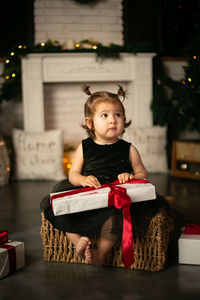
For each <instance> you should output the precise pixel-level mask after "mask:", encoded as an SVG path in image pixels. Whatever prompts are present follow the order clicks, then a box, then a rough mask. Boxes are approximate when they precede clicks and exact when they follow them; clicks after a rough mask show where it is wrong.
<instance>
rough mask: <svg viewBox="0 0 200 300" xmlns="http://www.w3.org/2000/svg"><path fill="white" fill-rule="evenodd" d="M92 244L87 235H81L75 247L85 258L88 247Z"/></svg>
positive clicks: (79, 254)
mask: <svg viewBox="0 0 200 300" xmlns="http://www.w3.org/2000/svg"><path fill="white" fill-rule="evenodd" d="M90 244H91V241H90V239H89V238H88V237H87V236H81V237H80V239H79V240H78V243H77V244H76V247H75V249H76V253H77V254H78V256H80V257H81V258H83V259H84V258H85V251H86V248H87V247H89V245H90Z"/></svg>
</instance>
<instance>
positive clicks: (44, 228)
mask: <svg viewBox="0 0 200 300" xmlns="http://www.w3.org/2000/svg"><path fill="white" fill-rule="evenodd" d="M41 217H42V225H41V232H40V233H41V238H42V242H43V255H44V260H45V261H48V262H68V263H84V264H88V262H87V260H84V259H81V258H80V257H78V256H77V255H76V253H75V251H74V246H73V244H72V243H71V242H70V241H69V240H68V239H67V237H66V235H65V233H64V232H62V231H59V230H58V229H55V228H53V226H52V225H51V223H50V222H49V221H48V220H46V219H45V216H44V213H43V212H42V215H41ZM172 230H173V219H172V217H169V215H168V214H167V213H166V211H165V210H163V209H160V211H159V212H158V213H157V214H156V215H155V216H154V217H153V218H152V219H151V221H150V223H149V226H148V229H147V231H146V233H145V234H141V231H140V229H139V228H137V226H134V230H133V244H134V256H135V262H134V264H133V265H132V266H131V267H130V268H131V269H139V270H145V271H152V272H154V271H160V270H162V269H164V267H165V264H166V260H167V252H168V245H169V238H170V232H172ZM95 243H96V244H98V239H95V240H92V244H95ZM105 265H108V266H114V267H124V264H123V262H122V247H121V245H120V244H118V245H116V246H115V247H114V248H113V250H112V253H111V254H110V256H109V257H108V258H107V261H106V263H105Z"/></svg>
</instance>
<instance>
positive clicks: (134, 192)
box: [50, 183, 156, 216]
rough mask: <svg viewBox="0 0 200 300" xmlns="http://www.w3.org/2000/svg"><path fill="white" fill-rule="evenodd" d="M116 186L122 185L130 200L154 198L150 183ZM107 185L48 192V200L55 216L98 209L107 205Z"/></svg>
mask: <svg viewBox="0 0 200 300" xmlns="http://www.w3.org/2000/svg"><path fill="white" fill-rule="evenodd" d="M116 186H120V187H124V188H125V189H126V192H127V195H128V196H129V197H130V199H131V202H140V201H147V200H153V199H155V198H156V193H155V186H153V185H152V184H151V183H124V184H117V185H116ZM110 190H111V189H110V188H109V187H103V188H100V189H93V190H90V191H84V192H81V189H80V190H79V191H80V192H79V193H78V194H74V195H67V193H68V192H69V193H70V192H71V191H66V192H59V193H52V194H50V201H51V205H52V209H53V212H54V215H55V216H59V215H64V214H70V213H76V212H81V211H86V210H92V209H98V208H103V207H107V206H108V195H109V192H110Z"/></svg>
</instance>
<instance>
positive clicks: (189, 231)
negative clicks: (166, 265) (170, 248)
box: [178, 223, 200, 265]
mask: <svg viewBox="0 0 200 300" xmlns="http://www.w3.org/2000/svg"><path fill="white" fill-rule="evenodd" d="M178 251H179V259H178V261H179V264H191V265H200V223H199V224H198V225H196V224H187V225H186V227H185V230H183V231H182V234H181V236H180V238H179V241H178Z"/></svg>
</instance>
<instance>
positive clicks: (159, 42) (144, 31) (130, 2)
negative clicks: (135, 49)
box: [123, 0, 200, 56]
mask: <svg viewBox="0 0 200 300" xmlns="http://www.w3.org/2000/svg"><path fill="white" fill-rule="evenodd" d="M123 5H124V42H125V44H126V45H128V44H141V43H149V44H150V45H151V47H152V48H153V50H154V51H156V52H159V53H160V54H162V55H172V56H181V55H183V49H184V48H185V47H186V46H187V45H188V44H189V43H191V42H192V35H193V34H195V32H196V31H197V30H200V0H149V1H147V0H146V1H145V0H140V1H136V0H124V1H123ZM198 28H199V29H198ZM150 50H151V49H150Z"/></svg>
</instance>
